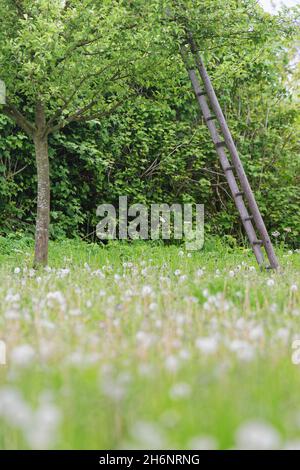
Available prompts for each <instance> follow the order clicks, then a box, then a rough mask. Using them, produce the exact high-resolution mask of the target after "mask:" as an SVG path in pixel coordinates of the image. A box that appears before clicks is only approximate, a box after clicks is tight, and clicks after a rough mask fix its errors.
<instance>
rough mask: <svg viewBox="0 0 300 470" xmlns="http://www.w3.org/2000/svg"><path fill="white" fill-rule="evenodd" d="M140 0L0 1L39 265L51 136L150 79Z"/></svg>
mask: <svg viewBox="0 0 300 470" xmlns="http://www.w3.org/2000/svg"><path fill="white" fill-rule="evenodd" d="M138 3H139V2H136V5H131V3H130V2H126V1H117V0H94V1H90V0H83V1H82V0H69V1H68V0H67V1H62V0H34V1H33V0H0V16H1V24H2V32H1V37H0V65H1V79H2V80H3V81H4V82H5V84H6V88H7V103H6V105H4V106H3V107H2V112H3V113H4V114H6V115H7V116H9V117H10V118H12V119H13V120H15V122H16V123H17V124H18V126H19V127H20V128H21V129H22V130H23V131H24V132H26V134H27V135H28V136H29V137H30V138H31V139H32V140H33V142H34V146H35V156H36V167H37V180H38V191H37V217H36V235H35V257H34V264H35V265H36V266H37V265H39V264H42V265H45V264H47V259H48V238H49V220H50V176H49V158H48V137H49V135H50V134H51V133H54V132H57V131H59V130H60V129H62V128H63V127H65V126H66V125H68V124H70V123H72V122H83V121H89V120H92V119H100V118H101V117H103V116H105V115H109V114H111V113H113V112H114V111H115V110H116V109H117V108H118V107H119V106H120V105H121V104H122V103H123V102H124V101H125V100H127V99H128V97H129V96H131V95H133V94H135V93H136V92H137V84H136V80H135V75H137V74H138V73H139V72H140V70H141V67H142V68H143V70H144V71H145V76H147V73H146V69H148V70H149V69H151V64H150V63H148V62H147V57H148V55H149V54H148V45H149V43H150V31H148V32H147V31H146V30H145V26H146V25H145V23H144V21H143V16H142V14H141V9H140V8H139V5H138ZM147 28H148V26H147ZM148 29H149V28H148Z"/></svg>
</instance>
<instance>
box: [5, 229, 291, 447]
mask: <svg viewBox="0 0 300 470" xmlns="http://www.w3.org/2000/svg"><path fill="white" fill-rule="evenodd" d="M32 254H33V245H32V242H31V240H29V239H20V240H15V239H11V240H10V239H9V238H6V239H4V238H2V239H0V265H1V267H0V275H1V280H0V340H1V341H2V342H1V345H2V350H3V351H4V349H6V365H1V366H0V448H1V449H107V448H109V449H139V448H141V449H160V448H162V449H230V448H256V449H257V448H267V449H276V448H300V399H299V390H300V365H297V364H294V363H293V362H297V357H298V356H297V351H296V350H293V348H292V345H293V342H294V340H296V339H297V338H300V324H299V320H300V282H299V272H300V252H299V251H298V252H297V251H288V250H284V249H283V248H278V254H279V257H280V262H281V266H282V268H281V271H280V272H278V273H275V272H260V271H259V270H258V269H257V267H256V264H255V259H254V257H253V255H252V253H251V252H250V251H249V250H248V249H243V248H236V249H234V250H233V249H231V248H229V247H226V246H224V245H222V244H221V243H219V242H217V241H216V240H214V241H213V242H211V243H210V242H208V243H207V244H206V246H205V249H204V250H203V251H200V252H191V253H188V252H186V251H184V250H183V249H182V248H180V247H177V246H157V245H156V246H155V245H152V244H151V243H148V244H146V243H138V242H137V243H133V244H131V245H130V244H122V243H113V244H111V245H108V246H103V247H102V246H99V245H96V244H86V243H83V242H80V241H61V242H52V243H51V245H50V262H49V267H48V268H45V269H42V270H39V271H34V270H33V269H32V268H31V266H32ZM294 346H295V345H294ZM293 354H294V356H293ZM299 356H300V354H299ZM292 357H293V360H292Z"/></svg>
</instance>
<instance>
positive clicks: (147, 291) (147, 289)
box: [142, 286, 152, 297]
mask: <svg viewBox="0 0 300 470" xmlns="http://www.w3.org/2000/svg"><path fill="white" fill-rule="evenodd" d="M150 294H152V287H151V286H143V288H142V296H143V297H147V296H148V295H150Z"/></svg>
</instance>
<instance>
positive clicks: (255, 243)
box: [253, 240, 264, 246]
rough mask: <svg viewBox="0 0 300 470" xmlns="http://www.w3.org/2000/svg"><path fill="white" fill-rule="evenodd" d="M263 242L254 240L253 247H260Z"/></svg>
mask: <svg viewBox="0 0 300 470" xmlns="http://www.w3.org/2000/svg"><path fill="white" fill-rule="evenodd" d="M263 244H264V242H263V241H262V240H254V242H253V245H260V246H262V245H263Z"/></svg>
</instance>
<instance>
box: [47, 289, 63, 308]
mask: <svg viewBox="0 0 300 470" xmlns="http://www.w3.org/2000/svg"><path fill="white" fill-rule="evenodd" d="M46 299H47V304H48V306H49V307H50V308H54V307H55V306H56V305H57V304H58V305H59V306H60V309H61V310H62V311H63V312H64V311H65V310H66V308H67V303H66V299H65V298H64V296H63V294H62V293H61V292H60V291H55V292H48V294H47V296H46Z"/></svg>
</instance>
